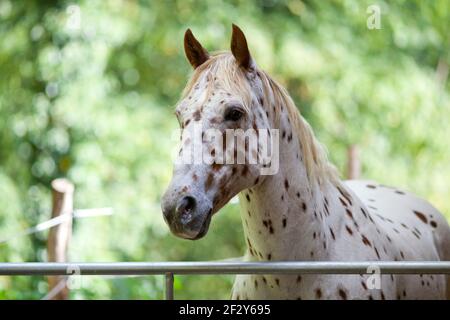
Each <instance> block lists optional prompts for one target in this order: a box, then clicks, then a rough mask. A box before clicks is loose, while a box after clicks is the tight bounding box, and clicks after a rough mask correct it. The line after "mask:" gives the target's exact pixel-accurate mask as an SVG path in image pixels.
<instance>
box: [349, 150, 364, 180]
mask: <svg viewBox="0 0 450 320" xmlns="http://www.w3.org/2000/svg"><path fill="white" fill-rule="evenodd" d="M360 175H361V162H360V161H359V150H358V146H357V145H354V144H352V145H350V146H349V147H348V150H347V179H359V177H360Z"/></svg>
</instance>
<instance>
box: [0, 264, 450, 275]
mask: <svg viewBox="0 0 450 320" xmlns="http://www.w3.org/2000/svg"><path fill="white" fill-rule="evenodd" d="M374 272H380V273H383V274H450V261H440V262H436V261H420V262H419V261H417V262H412V261H408V262H385V261H383V262H375V261H368V262H292V261H283V262H117V263H41V262H29V263H0V275H72V274H81V275H155V274H161V275H164V274H167V273H171V274H367V273H374Z"/></svg>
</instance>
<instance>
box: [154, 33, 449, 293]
mask: <svg viewBox="0 0 450 320" xmlns="http://www.w3.org/2000/svg"><path fill="white" fill-rule="evenodd" d="M184 47H185V52H186V55H187V58H188V60H189V62H190V63H191V65H192V66H193V67H194V73H193V76H192V78H191V79H190V81H189V83H188V85H187V87H186V89H185V91H184V93H183V96H182V98H181V100H180V102H179V104H178V106H177V108H176V115H177V117H178V120H179V122H180V125H181V128H182V129H183V131H182V138H183V137H184V136H185V135H186V134H188V133H189V132H190V131H192V130H193V129H192V128H194V126H195V125H197V126H198V125H201V128H202V130H203V131H205V130H207V129H211V128H214V129H216V130H219V131H221V132H225V131H226V129H238V128H239V129H243V130H247V129H251V128H253V129H278V130H279V132H280V134H279V170H278V171H277V173H276V174H272V175H261V174H260V172H261V171H260V169H261V166H263V165H261V164H258V163H257V164H221V163H210V164H206V163H204V164H186V163H184V164H183V163H179V164H176V165H175V167H174V174H173V179H172V182H171V184H170V186H169V187H168V190H167V191H166V193H165V195H164V196H163V199H162V210H163V213H164V218H165V219H166V221H167V223H168V225H169V226H170V229H171V231H172V232H173V233H174V234H176V235H177V236H180V237H183V238H186V239H198V238H201V237H202V236H204V235H205V234H206V232H207V231H208V227H209V223H210V220H211V216H212V215H213V214H214V213H216V212H217V211H218V210H219V209H220V208H221V207H222V206H224V205H225V204H226V203H227V202H228V201H229V200H230V199H231V198H232V197H233V196H235V195H236V194H238V193H239V198H240V204H241V215H242V221H243V226H244V232H245V238H246V243H247V246H248V248H247V253H246V259H247V260H250V261H424V260H426V261H440V260H450V229H449V226H448V223H447V221H446V219H445V218H444V217H443V215H442V214H441V213H439V212H438V210H436V209H435V208H434V207H433V206H432V205H431V204H429V203H428V202H427V201H425V200H423V199H420V198H418V197H416V196H415V195H413V194H412V193H409V192H406V191H402V190H399V189H397V188H392V187H388V186H385V185H381V184H378V183H375V182H372V181H345V182H343V181H341V180H340V179H339V178H338V175H337V174H336V172H335V169H334V167H333V166H332V165H331V164H330V163H329V162H328V160H327V158H326V155H325V152H324V150H323V149H322V147H321V145H320V144H319V143H318V142H317V140H316V139H315V137H314V135H313V132H312V130H311V128H310V126H309V125H308V124H307V123H306V121H305V120H304V119H303V118H302V117H301V115H300V113H299V112H298V110H297V108H296V107H295V105H294V103H293V101H292V99H291V98H290V97H289V95H288V93H287V92H286V91H285V89H284V88H282V87H281V85H280V84H278V83H277V82H276V81H274V80H273V79H272V78H271V77H270V76H268V75H267V74H266V73H265V72H264V71H262V70H261V69H259V68H258V67H257V66H256V64H255V62H254V60H253V59H252V57H251V56H250V53H249V50H248V47H247V42H246V39H245V36H244V34H243V33H242V31H241V30H240V29H239V28H238V27H236V26H234V25H233V35H232V41H231V53H228V52H225V53H218V54H215V55H209V53H208V52H207V51H206V50H205V49H204V48H203V47H202V46H201V45H200V43H199V42H198V41H197V40H196V39H195V38H194V36H193V35H192V33H191V31H190V30H187V31H186V34H185V39H184ZM202 136H203V135H202ZM192 143H193V142H192V141H191V139H189V138H188V139H183V140H182V148H188V147H189V144H192ZM201 144H203V146H204V147H206V148H207V150H209V151H208V152H209V153H210V154H211V155H213V156H214V154H215V153H216V152H217V150H216V149H215V147H214V146H212V145H211V142H210V141H208V140H207V139H201ZM247 147H248V146H247V145H245V148H247ZM224 150H225V151H224V152H226V148H225V147H224ZM242 151H244V152H245V151H247V150H234V152H235V153H236V152H242ZM248 151H249V152H250V151H251V152H253V153H258V152H259V149H256V150H248ZM367 277H368V276H367V275H366V276H365V275H298V276H296V275H285V276H278V275H264V276H262V275H239V276H237V277H236V281H235V284H234V287H233V292H232V298H234V299H445V298H446V297H448V296H449V293H450V292H449V291H450V286H449V285H450V283H449V282H448V279H446V276H445V275H383V276H381V283H380V284H381V287H380V288H379V289H378V290H376V289H371V288H370V287H368V285H367V282H366V279H367Z"/></svg>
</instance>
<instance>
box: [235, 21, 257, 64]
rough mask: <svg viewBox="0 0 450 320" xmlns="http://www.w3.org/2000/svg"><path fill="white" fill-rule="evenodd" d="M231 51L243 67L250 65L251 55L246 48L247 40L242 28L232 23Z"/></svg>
mask: <svg viewBox="0 0 450 320" xmlns="http://www.w3.org/2000/svg"><path fill="white" fill-rule="evenodd" d="M231 53H233V56H234V58H235V59H236V61H237V63H238V64H239V65H240V66H241V67H242V68H245V69H250V68H251V67H252V57H251V55H250V51H249V50H248V45H247V40H246V39H245V35H244V33H243V32H242V30H241V29H240V28H239V27H238V26H237V25H235V24H234V23H233V33H232V35H231Z"/></svg>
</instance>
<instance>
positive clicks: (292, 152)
mask: <svg viewBox="0 0 450 320" xmlns="http://www.w3.org/2000/svg"><path fill="white" fill-rule="evenodd" d="M290 123H291V121H288V122H283V120H281V123H280V150H279V153H280V159H279V165H280V167H279V171H278V173H277V174H275V175H272V176H266V177H265V178H264V179H263V181H261V182H260V184H258V185H256V186H255V187H253V188H250V189H247V190H244V191H243V192H241V194H240V203H241V216H242V221H243V226H244V233H245V237H246V243H247V247H248V248H247V249H248V253H247V256H248V258H249V259H250V260H327V259H329V256H330V250H329V248H330V244H331V241H332V240H334V238H335V236H336V235H335V232H337V230H339V229H340V227H339V225H340V223H341V222H340V218H339V217H343V216H344V214H345V209H344V208H343V206H342V205H341V204H340V203H339V201H340V200H339V197H340V192H342V191H339V190H343V189H340V188H342V186H341V187H338V186H337V185H340V183H339V182H337V183H336V182H334V183H332V182H331V181H329V180H326V179H325V180H324V181H321V183H320V185H319V183H318V181H316V180H315V179H309V178H308V173H307V169H306V166H305V164H304V161H303V159H304V158H303V156H302V153H301V149H300V143H299V141H298V139H295V138H292V135H294V136H295V133H293V132H292V129H291V128H290ZM284 133H285V134H284ZM341 198H342V196H341ZM330 212H333V215H330ZM332 220H335V221H332ZM329 226H333V227H332V228H330V227H329ZM333 228H335V230H333Z"/></svg>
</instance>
